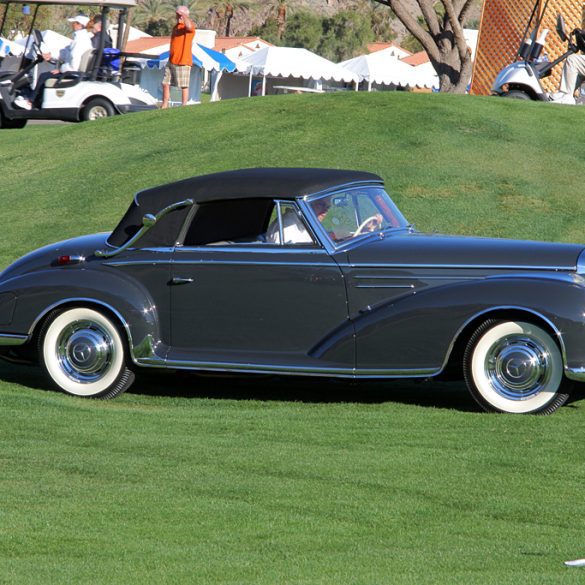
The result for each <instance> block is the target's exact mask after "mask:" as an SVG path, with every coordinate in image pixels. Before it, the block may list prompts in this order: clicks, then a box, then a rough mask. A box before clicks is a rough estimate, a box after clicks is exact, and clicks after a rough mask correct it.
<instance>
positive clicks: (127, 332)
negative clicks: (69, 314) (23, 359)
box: [29, 299, 134, 356]
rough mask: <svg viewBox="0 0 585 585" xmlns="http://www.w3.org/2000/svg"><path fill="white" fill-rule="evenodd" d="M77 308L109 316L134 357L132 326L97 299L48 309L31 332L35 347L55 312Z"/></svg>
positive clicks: (59, 304)
mask: <svg viewBox="0 0 585 585" xmlns="http://www.w3.org/2000/svg"><path fill="white" fill-rule="evenodd" d="M76 308H87V309H94V310H96V311H99V312H101V313H103V314H104V315H105V316H107V317H108V318H109V319H110V320H111V321H112V322H113V323H115V324H116V326H117V327H118V328H119V330H120V331H121V332H122V333H123V335H122V339H123V340H124V343H125V344H126V349H127V350H128V351H129V355H130V356H133V351H132V348H133V347H134V343H133V339H132V332H131V328H130V324H129V323H128V322H127V321H126V319H124V317H123V316H122V314H121V313H120V312H119V311H118V310H116V309H115V308H114V307H112V306H111V305H109V304H107V303H104V302H103V301H98V300H97V299H83V300H81V299H64V300H63V301H61V302H58V303H55V304H53V305H50V306H48V307H46V308H45V309H44V310H43V311H42V312H41V314H39V315H38V317H37V319H36V320H35V322H34V323H33V326H32V328H31V332H30V335H29V336H30V340H31V341H32V344H33V346H35V347H36V345H37V343H38V341H39V335H40V333H41V331H42V330H43V328H44V325H45V323H46V322H47V320H48V319H50V318H51V317H52V316H54V314H55V311H59V312H64V311H67V310H69V309H76Z"/></svg>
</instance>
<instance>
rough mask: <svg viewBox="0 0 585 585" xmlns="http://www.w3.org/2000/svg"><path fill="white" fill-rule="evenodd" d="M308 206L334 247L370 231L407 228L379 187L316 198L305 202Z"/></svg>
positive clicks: (386, 195)
mask: <svg viewBox="0 0 585 585" xmlns="http://www.w3.org/2000/svg"><path fill="white" fill-rule="evenodd" d="M309 207H310V208H311V210H312V211H313V213H314V214H315V217H316V218H317V219H318V220H319V222H320V223H321V225H322V226H323V228H324V229H325V231H326V232H327V234H328V235H329V237H330V238H331V239H332V240H333V241H334V242H335V243H336V244H340V243H343V242H345V241H347V240H350V239H352V238H355V237H357V236H361V235H364V234H368V233H371V232H378V231H382V230H385V229H388V228H404V227H408V222H407V221H406V219H404V217H403V215H402V214H401V213H400V211H399V210H398V208H397V207H396V205H394V203H393V202H392V200H391V199H390V197H389V196H388V194H387V193H386V191H384V189H382V188H381V187H364V188H362V189H350V190H348V191H346V192H342V193H336V194H335V195H326V196H322V197H318V198H315V199H312V200H310V201H309Z"/></svg>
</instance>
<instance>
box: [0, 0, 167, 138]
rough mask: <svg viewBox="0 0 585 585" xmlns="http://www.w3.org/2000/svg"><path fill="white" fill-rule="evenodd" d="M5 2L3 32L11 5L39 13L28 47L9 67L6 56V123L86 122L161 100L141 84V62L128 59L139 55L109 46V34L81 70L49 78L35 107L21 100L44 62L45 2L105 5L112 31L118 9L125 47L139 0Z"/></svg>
mask: <svg viewBox="0 0 585 585" xmlns="http://www.w3.org/2000/svg"><path fill="white" fill-rule="evenodd" d="M2 5H5V6H4V15H3V18H2V21H1V23H0V36H2V33H3V29H4V26H5V24H6V22H7V16H8V14H9V11H10V10H11V9H13V8H15V7H16V8H17V10H22V11H23V12H24V13H25V14H27V13H28V11H32V13H33V14H32V18H31V22H30V29H29V34H28V38H27V43H26V47H25V50H24V53H23V54H22V57H21V58H20V60H19V62H18V63H17V64H16V66H15V65H14V64H12V66H7V67H3V63H2V61H3V59H2V58H0V128H23V127H24V126H25V125H26V123H27V121H28V120H63V121H69V122H81V121H83V120H95V119H97V118H103V117H107V116H113V115H116V114H125V113H128V112H137V111H142V110H151V109H155V108H156V107H157V104H156V100H155V99H154V98H153V97H152V96H151V95H150V94H149V93H148V92H147V91H146V90H143V89H142V88H140V87H139V86H138V85H137V83H138V81H139V78H140V67H139V65H138V64H136V63H133V62H132V61H129V60H128V57H133V56H136V55H133V54H132V53H125V52H123V51H119V50H117V49H104V35H101V43H100V46H98V48H97V49H94V50H93V51H87V52H86V54H85V55H83V57H82V60H81V65H80V67H79V69H80V70H79V71H69V72H66V73H61V74H60V75H59V76H58V77H57V78H54V79H49V80H47V82H46V84H45V87H44V91H43V92H42V98H41V99H40V100H38V101H37V102H36V103H35V102H33V104H32V108H31V109H24V108H21V107H18V106H17V105H16V104H15V100H16V98H17V97H18V96H19V94H20V92H23V91H24V90H26V89H29V90H30V88H32V87H33V86H34V84H35V81H36V78H37V75H35V72H36V71H37V66H39V65H40V64H42V63H43V62H44V59H43V56H42V49H41V46H42V44H43V37H42V34H41V32H40V31H39V30H38V29H36V28H35V22H36V19H37V15H38V11H39V8H40V7H41V6H47V5H53V6H55V5H61V6H72V7H79V6H87V7H96V8H100V9H101V15H102V22H103V30H107V23H108V14H109V12H110V9H115V10H118V11H119V12H118V38H117V42H116V46H117V47H122V46H123V44H124V30H125V24H126V22H127V15H128V9H129V8H131V7H133V6H135V5H136V2H135V0H81V1H80V0H31V1H30V2H27V1H26V0H0V6H2ZM29 6H30V7H32V9H31V8H30V7H29ZM53 67H54V66H53Z"/></svg>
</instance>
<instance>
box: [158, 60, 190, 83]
mask: <svg viewBox="0 0 585 585" xmlns="http://www.w3.org/2000/svg"><path fill="white" fill-rule="evenodd" d="M190 76H191V67H190V66H189V65H173V64H172V63H167V64H166V66H165V76H164V77H163V81H162V82H163V85H172V86H173V87H180V88H184V87H189V77H190Z"/></svg>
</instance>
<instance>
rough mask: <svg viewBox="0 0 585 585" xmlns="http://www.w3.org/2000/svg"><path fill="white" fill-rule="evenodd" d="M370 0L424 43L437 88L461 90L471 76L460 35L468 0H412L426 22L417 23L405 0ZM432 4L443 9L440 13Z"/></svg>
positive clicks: (469, 58) (466, 54)
mask: <svg viewBox="0 0 585 585" xmlns="http://www.w3.org/2000/svg"><path fill="white" fill-rule="evenodd" d="M373 1H374V2H377V3H378V4H384V5H385V6H388V7H389V8H390V9H391V10H392V12H394V14H395V15H396V17H397V18H398V20H400V22H402V24H403V25H404V26H405V27H406V29H407V30H408V32H410V34H411V35H412V36H414V38H416V39H417V40H418V41H419V42H420V44H421V45H422V46H423V47H424V49H425V51H426V53H427V55H428V56H429V59H430V60H431V63H432V64H433V67H434V68H435V71H436V72H437V75H438V76H439V89H440V90H441V91H447V92H452V93H464V92H465V90H466V89H467V85H468V84H469V80H470V79H471V67H472V63H471V51H470V49H469V47H468V46H467V43H466V41H465V38H464V36H463V22H464V20H465V17H466V15H467V12H468V11H469V8H470V7H471V4H472V0H416V3H417V4H418V7H419V9H420V13H421V16H422V18H423V19H424V22H425V24H426V26H424V25H421V24H420V22H419V21H418V20H417V17H416V15H413V14H412V10H411V9H410V8H409V6H408V5H407V3H406V2H405V0H373ZM436 5H440V6H442V8H443V9H444V14H443V15H442V16H440V15H439V14H438V13H437V11H436Z"/></svg>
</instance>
